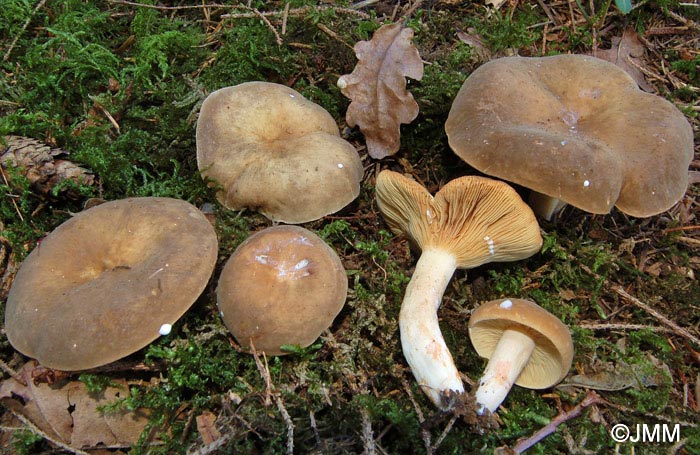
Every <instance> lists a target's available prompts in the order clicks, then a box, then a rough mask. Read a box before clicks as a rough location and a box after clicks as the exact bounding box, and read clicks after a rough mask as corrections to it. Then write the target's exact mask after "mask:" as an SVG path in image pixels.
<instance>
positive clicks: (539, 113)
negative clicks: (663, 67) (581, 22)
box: [445, 55, 693, 219]
mask: <svg viewBox="0 0 700 455" xmlns="http://www.w3.org/2000/svg"><path fill="white" fill-rule="evenodd" d="M445 130H446V132H447V136H448V139H449V144H450V147H451V148H452V150H454V152H455V153H456V154H457V155H459V157H460V158H462V159H463V160H464V161H466V162H467V163H468V164H469V165H470V166H473V167H474V168H476V169H478V170H479V171H481V172H484V173H486V174H488V175H491V176H495V177H499V178H502V179H504V180H508V181H511V182H514V183H516V184H518V185H522V186H525V187H527V188H530V189H531V190H533V193H532V194H533V197H532V198H531V200H530V202H531V205H532V207H533V210H534V211H535V213H537V214H538V215H540V216H542V217H544V218H546V219H550V218H551V217H552V215H553V214H554V213H555V212H556V210H557V209H558V208H561V207H563V206H564V205H566V204H571V205H574V206H576V207H578V208H580V209H583V210H585V211H587V212H591V213H598V214H605V213H609V212H610V210H611V209H612V207H613V206H616V207H617V208H618V209H620V210H621V211H622V212H624V213H627V214H629V215H632V216H635V217H646V216H651V215H655V214H657V213H661V212H663V211H665V210H668V209H669V208H670V207H672V206H673V204H675V203H676V202H677V201H678V200H679V199H680V198H681V197H683V194H684V193H685V191H686V188H687V186H688V165H689V163H690V161H691V159H692V157H693V132H692V129H691V127H690V124H689V123H688V120H687V119H686V118H685V116H684V115H683V114H682V113H681V112H680V111H679V110H678V109H677V108H676V107H675V106H674V105H673V104H671V103H670V102H668V101H666V100H665V99H663V98H661V97H659V96H656V95H653V94H649V93H645V92H643V91H641V90H639V88H638V87H637V84H636V83H635V81H634V80H633V79H632V78H631V77H630V76H629V75H628V74H627V73H626V72H625V71H624V70H623V69H621V68H619V67H618V66H616V65H614V64H612V63H609V62H606V61H604V60H601V59H597V58H594V57H589V56H584V55H556V56H551V57H504V58H499V59H496V60H493V61H491V62H488V63H486V64H484V65H482V66H481V67H479V68H477V69H476V70H475V71H474V72H473V73H472V74H471V75H470V76H469V77H468V78H467V80H466V81H465V82H464V84H463V85H462V88H461V89H460V91H459V93H458V94H457V97H456V98H455V100H454V102H453V104H452V108H451V109H450V113H449V116H448V119H447V122H446V124H445Z"/></svg>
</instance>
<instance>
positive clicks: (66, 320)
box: [5, 197, 218, 371]
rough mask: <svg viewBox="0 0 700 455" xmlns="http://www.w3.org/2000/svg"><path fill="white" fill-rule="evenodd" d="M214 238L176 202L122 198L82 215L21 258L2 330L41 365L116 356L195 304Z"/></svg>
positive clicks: (74, 365)
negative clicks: (22, 260)
mask: <svg viewBox="0 0 700 455" xmlns="http://www.w3.org/2000/svg"><path fill="white" fill-rule="evenodd" d="M217 245H218V242H217V238H216V233H215V232H214V229H213V227H212V226H211V224H210V223H209V222H208V221H207V219H206V218H205V217H204V215H203V214H202V213H201V212H200V211H199V210H198V209H197V208H196V207H194V206H193V205H191V204H189V203H188V202H185V201H181V200H177V199H170V198H157V197H144V198H130V199H123V200H118V201H112V202H107V203H104V204H102V205H98V206H96V207H93V208H91V209H88V210H86V211H83V212H80V213H78V214H77V215H75V216H74V217H73V218H71V219H69V220H68V221H66V222H64V223H63V224H61V225H60V226H58V227H57V228H56V229H55V230H54V231H53V232H51V233H50V234H49V235H48V236H47V237H46V238H44V239H43V240H42V242H41V243H40V244H39V245H37V246H36V248H34V250H33V251H32V252H31V253H30V254H29V256H27V258H26V259H25V260H24V262H23V263H22V265H21V267H20V270H19V272H18V273H17V276H16V277H15V280H14V282H13V284H12V288H11V289H10V293H9V296H8V299H7V306H6V309H5V330H6V332H7V337H8V338H9V340H10V343H11V344H12V345H13V346H14V347H15V348H16V349H17V350H18V351H20V352H21V353H23V354H25V355H27V356H29V357H33V358H36V359H37V360H38V361H39V362H40V363H41V364H42V365H44V366H46V367H49V368H55V369H59V370H67V371H76V370H83V369H88V368H94V367H97V366H100V365H104V364H107V363H110V362H112V361H115V360H118V359H120V358H122V357H124V356H127V355H129V354H131V353H133V352H135V351H137V350H139V349H141V348H143V347H144V346H146V345H147V344H148V343H150V342H151V341H153V340H155V339H156V338H158V337H159V336H160V334H159V331H160V328H161V326H162V325H163V324H173V323H174V322H175V321H176V320H177V319H179V318H180V316H182V314H183V313H184V312H185V311H186V310H187V309H188V308H189V307H190V306H191V305H192V304H193V303H194V302H195V300H196V299H197V297H199V295H200V294H201V292H202V291H203V290H204V287H205V286H206V284H207V282H208V280H209V277H210V275H211V273H212V272H213V270H214V265H215V262H216V255H217V252H218V251H217Z"/></svg>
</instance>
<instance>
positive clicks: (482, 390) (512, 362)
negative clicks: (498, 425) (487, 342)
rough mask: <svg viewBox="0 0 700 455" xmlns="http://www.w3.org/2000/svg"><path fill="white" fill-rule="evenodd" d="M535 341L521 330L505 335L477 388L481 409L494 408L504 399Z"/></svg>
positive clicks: (479, 407) (477, 402) (492, 410)
mask: <svg viewBox="0 0 700 455" xmlns="http://www.w3.org/2000/svg"><path fill="white" fill-rule="evenodd" d="M534 349H535V342H534V341H533V339H532V338H530V337H529V336H527V335H526V334H524V333H522V332H519V331H517V330H506V331H504V332H503V335H501V338H500V340H499V341H498V344H497V345H496V348H495V349H494V351H493V354H492V355H491V359H489V363H488V365H486V370H484V374H483V375H482V376H481V380H480V381H479V388H478V389H477V390H476V394H475V397H476V404H477V406H478V409H477V412H478V413H479V414H483V413H484V412H485V410H487V409H488V410H489V412H494V411H495V410H496V409H498V406H500V405H501V403H503V400H505V398H506V396H507V395H508V392H509V391H510V389H511V387H513V384H514V383H515V381H516V380H517V379H518V376H520V372H521V371H522V370H523V368H525V365H527V362H528V361H529V360H530V356H531V355H532V351H533V350H534Z"/></svg>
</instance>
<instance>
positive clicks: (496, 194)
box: [376, 171, 542, 268]
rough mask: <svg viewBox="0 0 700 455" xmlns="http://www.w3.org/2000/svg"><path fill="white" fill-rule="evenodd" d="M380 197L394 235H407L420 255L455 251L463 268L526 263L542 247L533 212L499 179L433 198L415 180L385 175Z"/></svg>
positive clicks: (468, 180)
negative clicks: (491, 263)
mask: <svg viewBox="0 0 700 455" xmlns="http://www.w3.org/2000/svg"><path fill="white" fill-rule="evenodd" d="M376 193H377V205H378V207H379V210H380V211H381V212H382V214H383V215H384V218H385V220H386V221H387V224H388V225H389V227H390V228H391V230H392V231H393V232H394V233H396V234H403V235H406V236H407V237H408V238H409V239H410V240H411V241H412V242H413V243H414V244H415V245H416V246H417V247H418V248H420V249H421V251H423V250H425V249H427V248H436V249H441V250H445V251H449V252H451V253H452V254H453V255H454V256H455V258H456V260H457V267H459V268H472V267H477V266H479V265H482V264H485V263H487V262H503V261H516V260H520V259H525V258H528V257H530V256H532V255H533V254H535V253H536V252H538V251H539V249H540V247H541V246H542V237H541V236H540V228H539V225H538V224H537V219H536V218H535V215H534V214H533V213H532V210H531V209H530V207H528V205H527V204H526V203H525V202H523V200H522V199H520V196H518V193H516V192H515V190H514V189H513V188H511V187H510V186H509V185H508V184H507V183H504V182H501V181H498V180H493V179H489V178H485V177H477V176H465V177H460V178H457V179H454V180H452V181H450V182H448V183H447V184H445V185H444V186H443V187H442V188H441V189H440V191H438V192H437V194H436V195H435V197H433V196H431V195H430V193H428V191H427V190H426V189H425V188H424V187H423V186H421V185H420V184H418V183H417V182H415V181H414V180H412V179H410V178H408V177H404V176H403V175H402V174H399V173H397V172H393V171H382V172H380V173H379V176H378V177H377V185H376Z"/></svg>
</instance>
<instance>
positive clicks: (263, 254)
mask: <svg viewBox="0 0 700 455" xmlns="http://www.w3.org/2000/svg"><path fill="white" fill-rule="evenodd" d="M347 291H348V281H347V276H346V274H345V269H344V268H343V264H342V263H341V262H340V259H339V258H338V255H337V254H336V253H335V251H333V250H332V249H331V247H329V246H328V245H327V244H326V243H325V242H324V241H323V240H321V238H320V237H318V236H317V235H316V234H314V233H313V232H311V231H309V230H307V229H304V228H302V227H299V226H284V225H282V226H274V227H270V228H267V229H263V230H262V231H259V232H257V233H255V234H253V235H251V236H250V237H248V238H247V239H246V240H245V241H244V242H243V243H241V244H240V245H239V246H238V248H236V251H234V253H233V254H232V255H231V257H230V258H229V259H228V261H227V262H226V265H225V266H224V269H223V270H222V272H221V276H220V278H219V285H218V288H217V290H216V296H217V305H218V307H219V311H220V313H221V317H222V319H223V320H224V324H226V327H228V329H229V330H230V331H231V333H232V334H233V336H234V337H235V338H236V340H238V342H239V343H240V344H241V345H242V347H243V348H244V349H248V348H249V347H250V345H251V344H252V345H253V346H254V347H255V349H256V350H257V351H264V352H265V353H266V354H267V355H283V354H287V353H288V351H285V350H284V349H283V347H284V345H298V346H300V347H307V346H309V345H311V343H313V342H314V341H315V340H316V339H317V338H318V337H319V335H320V334H321V332H323V331H324V330H326V329H327V328H328V327H329V326H330V325H331V323H332V322H333V319H335V317H336V316H337V315H338V313H339V312H340V310H341V309H342V308H343V305H344V304H345V298H346V297H347Z"/></svg>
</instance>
